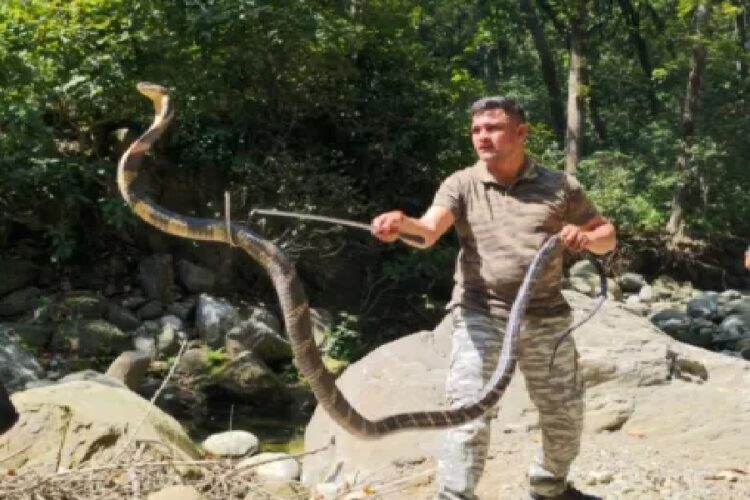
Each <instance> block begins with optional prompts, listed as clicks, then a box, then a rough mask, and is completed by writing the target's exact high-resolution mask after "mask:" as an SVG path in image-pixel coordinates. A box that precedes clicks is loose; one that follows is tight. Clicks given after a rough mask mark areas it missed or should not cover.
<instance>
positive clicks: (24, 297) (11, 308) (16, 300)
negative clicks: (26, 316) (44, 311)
mask: <svg viewBox="0 0 750 500" xmlns="http://www.w3.org/2000/svg"><path fill="white" fill-rule="evenodd" d="M39 294H40V291H39V289H38V288H35V287H26V288H22V289H20V290H16V291H15V292H11V293H9V294H8V295H6V296H5V297H3V298H2V299H0V316H18V315H21V314H23V313H25V312H28V311H31V310H32V309H34V307H36V306H37V304H38V303H39Z"/></svg>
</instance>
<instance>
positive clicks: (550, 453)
mask: <svg viewBox="0 0 750 500" xmlns="http://www.w3.org/2000/svg"><path fill="white" fill-rule="evenodd" d="M470 112H471V116H472V120H471V140H472V144H473V146H474V150H475V151H476V153H477V155H478V157H479V159H478V161H477V163H476V164H475V165H473V166H472V167H469V168H466V169H463V170H460V171H458V172H455V173H453V174H452V175H451V176H449V177H448V178H447V179H446V180H445V181H444V182H443V183H442V185H441V186H440V189H439V190H438V192H437V194H436V196H435V199H434V202H433V204H432V206H431V207H430V208H429V209H428V210H427V212H426V213H425V214H424V215H423V216H422V217H421V218H420V219H414V218H410V217H407V216H405V215H404V214H403V213H402V212H401V211H398V210H396V211H391V212H386V213H384V214H381V215H379V216H378V217H376V218H375V219H374V220H373V222H372V226H373V232H374V234H375V236H376V237H378V238H379V239H380V240H382V241H386V242H391V241H394V240H395V239H397V238H398V236H399V234H401V233H411V234H416V235H419V236H422V237H423V238H424V240H425V243H424V245H420V247H425V248H426V247H429V246H431V245H432V244H434V243H435V242H436V241H437V240H438V239H439V238H440V237H441V236H442V235H443V234H444V233H445V232H446V231H447V230H448V229H449V228H450V227H451V226H455V228H456V231H457V233H458V237H459V242H460V246H461V251H460V253H459V254H458V259H457V263H456V271H455V276H454V279H455V286H454V289H453V295H452V298H451V301H450V303H449V305H448V309H449V310H451V311H452V315H453V328H454V330H453V337H452V343H453V348H452V352H451V363H450V368H449V373H448V379H447V383H446V393H447V398H448V402H449V403H450V404H452V405H457V406H459V405H462V404H466V403H468V402H471V401H474V400H476V398H477V396H478V394H479V393H480V391H481V389H482V387H483V386H484V385H485V383H486V382H487V380H488V379H489V377H490V375H491V373H492V371H493V370H494V368H495V366H496V364H497V360H498V356H499V351H500V346H501V345H502V341H503V335H504V332H505V327H506V321H507V316H508V313H509V311H510V307H511V305H512V303H513V300H514V299H515V295H516V292H517V291H518V288H519V286H520V284H521V281H522V280H523V276H524V273H525V272H526V269H527V268H528V266H529V264H530V262H531V260H532V257H533V256H534V254H535V253H536V251H537V249H538V248H539V247H540V246H541V245H542V243H543V242H544V241H545V240H546V239H547V238H548V237H549V236H551V235H553V234H555V233H558V232H560V235H561V242H562V245H559V246H558V248H556V249H555V251H554V252H553V253H552V254H551V256H550V259H549V261H548V262H547V264H546V266H545V269H544V270H543V272H542V273H541V274H540V277H539V280H538V281H537V284H536V286H535V287H534V289H533V291H532V297H531V301H530V303H529V307H528V309H527V313H526V318H525V320H524V327H523V329H522V331H521V334H520V339H519V344H518V348H519V366H520V369H521V372H522V373H523V374H524V377H525V379H526V384H527V387H528V390H529V394H530V396H531V399H532V401H533V402H534V404H535V405H536V407H537V409H538V410H539V421H540V425H541V429H542V450H541V452H540V454H539V456H538V457H537V459H536V460H535V462H534V463H533V464H532V466H531V469H530V470H529V481H530V488H531V498H533V499H546V498H554V499H570V498H594V497H590V496H587V495H584V494H583V493H581V492H580V491H578V490H577V489H575V488H573V487H572V485H570V484H568V482H567V479H566V477H567V474H568V469H569V467H570V464H571V463H572V462H573V459H574V458H575V457H576V455H577V454H578V450H579V444H580V436H581V432H582V423H583V385H582V382H581V380H580V375H579V373H578V370H577V369H576V363H577V359H576V358H577V352H576V348H575V343H574V341H573V338H572V337H568V338H567V339H566V340H565V341H564V342H563V343H562V344H561V345H560V347H559V349H558V351H557V354H556V357H555V364H554V368H553V370H552V371H551V372H550V370H549V360H550V357H551V356H552V352H553V349H554V346H555V343H556V341H557V340H558V339H559V338H560V336H561V335H562V334H563V332H564V330H565V329H566V328H567V327H568V326H570V324H571V321H572V316H571V314H570V307H569V306H568V304H567V302H565V299H564V298H563V296H562V293H561V280H562V257H563V248H562V247H563V246H564V247H566V248H567V249H568V250H571V251H573V252H578V251H581V250H589V251H591V252H594V253H597V254H603V253H605V252H608V251H610V250H612V249H613V248H614V246H615V229H614V226H612V224H610V223H609V222H607V221H606V220H605V219H604V218H603V217H602V216H600V215H599V214H598V213H597V211H596V209H595V208H594V207H593V206H592V204H591V203H590V202H589V201H588V199H587V197H586V195H585V194H584V192H583V190H582V189H581V187H580V185H579V184H578V182H577V181H576V180H575V179H574V178H573V177H572V176H570V175H567V174H564V173H563V172H559V171H555V170H549V169H546V168H543V167H541V166H539V165H537V164H535V163H534V162H533V161H532V160H531V159H529V158H527V156H526V153H525V142H526V136H527V134H528V125H527V124H526V118H525V112H524V110H523V107H522V106H521V105H520V104H519V103H518V102H516V101H515V100H512V99H508V98H503V97H488V98H484V99H480V100H479V101H477V102H476V103H474V105H473V106H472V107H471V110H470ZM415 246H416V245H415ZM488 442H489V417H484V418H480V419H477V420H475V421H473V422H470V423H468V424H465V425H463V426H460V427H457V428H454V429H451V430H450V431H448V433H447V438H446V442H445V447H444V451H443V453H442V456H441V457H440V460H439V462H438V475H437V483H438V498H443V499H474V498H476V496H475V494H474V489H475V487H476V484H477V482H478V481H479V478H480V476H481V474H482V471H483V468H484V462H485V458H486V454H487V444H488Z"/></svg>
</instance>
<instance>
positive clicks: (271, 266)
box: [117, 82, 606, 439]
mask: <svg viewBox="0 0 750 500" xmlns="http://www.w3.org/2000/svg"><path fill="white" fill-rule="evenodd" d="M137 89H138V91H139V92H140V93H141V94H143V95H144V96H145V97H147V98H148V99H150V100H151V102H152V104H153V108H154V118H153V121H152V123H151V125H150V126H149V127H148V129H147V130H146V131H145V132H143V133H142V134H141V135H140V136H139V137H138V138H137V139H136V140H135V141H134V142H133V143H132V144H131V145H130V146H129V147H128V149H127V150H126V151H125V152H124V153H123V155H122V157H121V158H120V161H119V163H118V167H117V185H118V188H119V190H120V193H121V195H122V197H123V199H124V200H125V202H126V203H127V204H128V206H129V207H130V208H131V210H132V211H133V212H135V214H136V215H137V216H138V217H140V218H141V219H142V220H143V221H145V222H147V223H148V224H151V225H152V226H154V227H156V228H157V229H159V230H161V231H164V232H166V233H168V234H170V235H173V236H178V237H182V238H188V239H191V240H199V241H213V242H221V243H226V244H229V245H232V246H237V247H239V248H241V249H242V250H243V251H244V252H245V253H247V254H248V255H249V256H250V258H252V259H253V260H255V261H256V262H257V263H258V264H259V265H260V266H261V267H263V268H264V270H265V271H266V273H267V274H268V276H269V278H270V279H271V281H272V283H273V286H274V289H275V291H276V294H277V296H278V300H279V305H280V308H281V311H282V314H283V318H284V324H285V326H286V330H287V335H288V337H289V342H290V344H291V346H292V355H293V358H294V364H295V366H296V367H297V369H298V371H299V373H300V374H301V375H302V377H303V378H304V379H305V380H306V381H307V383H308V384H309V387H310V390H311V391H312V393H313V395H314V396H315V398H316V400H317V402H318V404H319V405H320V406H322V407H323V409H324V410H325V412H326V413H327V414H328V415H329V416H330V417H331V419H332V420H333V421H334V422H336V423H337V424H338V425H339V426H340V427H341V428H343V429H344V430H345V431H347V432H349V433H351V434H353V435H355V436H357V437H360V438H363V439H375V438H380V437H382V436H385V435H388V434H391V433H394V432H397V431H405V430H416V429H444V428H448V427H454V426H458V425H461V424H464V423H466V422H469V421H472V420H475V419H477V418H479V417H481V416H482V415H484V414H485V413H486V412H488V411H489V410H490V409H491V408H492V407H493V406H495V405H496V404H497V403H498V402H499V401H500V399H501V398H502V396H503V394H504V392H505V390H506V389H507V387H508V385H509V384H510V381H511V378H512V377H513V373H514V371H515V367H516V362H517V358H518V348H517V345H518V336H519V332H520V329H521V324H522V318H523V313H524V311H525V309H526V306H527V305H528V303H529V300H530V296H531V293H530V292H531V288H532V286H533V285H534V283H535V282H536V280H537V278H538V275H539V273H540V271H541V269H542V268H543V264H544V263H545V262H546V260H547V258H548V257H549V255H550V254H551V252H552V250H553V249H554V247H555V246H556V245H557V244H558V242H559V240H560V235H559V233H557V234H554V235H552V236H550V237H549V238H548V239H547V240H546V241H545V242H544V243H543V244H542V246H541V247H540V248H539V249H538V251H537V253H536V254H535V255H534V257H533V259H532V261H531V263H530V265H529V267H528V269H527V271H526V274H525V276H524V279H523V281H522V283H521V286H520V288H519V291H518V294H517V296H516V300H515V301H514V303H513V305H512V307H511V310H510V313H509V316H508V322H507V329H506V334H505V336H504V337H505V338H504V340H503V346H502V348H501V355H500V357H499V360H498V364H497V366H496V368H495V370H494V372H493V374H492V376H491V377H490V378H489V379H488V381H487V383H486V385H485V386H484V388H483V389H482V391H481V392H480V394H479V395H478V397H477V398H476V400H475V401H473V402H471V403H467V404H464V405H462V406H456V407H452V408H450V409H444V410H443V409H440V410H434V411H411V412H403V413H396V414H393V415H389V416H385V417H383V418H379V419H370V418H368V417H366V416H365V415H363V414H362V413H360V412H359V411H358V410H357V409H356V408H354V406H352V404H351V403H350V402H349V400H348V399H347V398H346V396H345V395H344V394H343V393H342V392H341V390H340V389H339V388H338V387H337V385H336V376H335V375H334V374H332V373H331V372H330V371H329V370H328V369H327V368H326V366H325V364H324V363H323V360H322V357H321V354H320V351H319V350H318V347H317V345H316V343H315V340H314V336H313V333H312V322H311V316H310V306H309V303H308V299H307V296H306V294H305V290H304V287H303V285H302V282H301V280H300V278H299V277H298V275H297V272H296V271H295V267H294V264H293V262H292V261H291V260H290V259H289V257H288V256H286V255H285V254H284V252H282V250H281V249H279V248H278V247H277V246H276V245H275V244H274V243H272V242H271V241H269V240H267V239H265V238H263V237H262V236H261V235H259V234H257V233H256V232H254V231H253V230H252V229H250V228H248V227H247V226H246V225H243V224H238V223H236V222H232V221H231V220H229V219H228V216H227V219H218V218H215V219H211V218H200V217H193V216H185V215H181V214H178V213H176V212H174V211H172V210H170V209H168V208H164V207H161V206H160V205H158V204H157V203H155V202H154V201H153V200H152V199H151V198H150V197H149V196H148V195H147V194H146V193H145V192H144V190H143V189H142V186H140V184H141V183H136V182H135V181H136V179H137V178H138V176H139V170H140V166H141V163H142V160H143V157H144V156H145V155H146V153H147V152H148V151H149V150H150V149H151V147H152V146H153V144H154V143H155V142H156V141H157V140H158V139H159V137H160V136H161V135H162V134H163V133H164V131H165V130H166V128H167V126H168V125H169V123H170V121H171V120H172V118H173V117H174V105H173V102H172V99H171V96H170V92H169V89H167V88H166V87H164V86H162V85H159V84H155V83H148V82H140V83H138V84H137ZM600 275H601V277H602V281H601V283H602V294H601V296H600V297H601V299H600V302H599V304H598V306H601V303H602V302H603V301H604V299H605V298H606V275H605V274H604V272H603V269H600ZM598 306H597V307H596V308H595V309H594V310H593V311H592V312H590V316H589V317H588V318H584V320H583V321H585V320H587V319H589V318H590V317H591V316H593V314H594V313H595V312H596V310H597V309H598ZM583 321H580V322H579V323H578V324H576V325H574V326H573V327H571V328H569V329H568V330H567V331H566V332H565V335H568V334H570V332H571V331H572V330H573V329H574V328H576V327H577V326H579V325H580V324H581V323H582V322H583ZM563 338H564V336H563V337H561V339H560V341H561V340H562V339H563Z"/></svg>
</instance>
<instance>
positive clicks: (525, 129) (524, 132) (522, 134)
mask: <svg viewBox="0 0 750 500" xmlns="http://www.w3.org/2000/svg"><path fill="white" fill-rule="evenodd" d="M516 130H517V132H518V137H519V138H520V139H521V140H522V141H525V140H526V138H527V137H528V135H529V125H528V124H527V123H519V124H518V128H517V129H516Z"/></svg>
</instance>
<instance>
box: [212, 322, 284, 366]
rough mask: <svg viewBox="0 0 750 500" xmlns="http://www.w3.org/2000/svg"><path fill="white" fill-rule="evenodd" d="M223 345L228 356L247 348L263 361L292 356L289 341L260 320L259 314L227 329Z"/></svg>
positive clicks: (278, 359) (267, 323)
mask: <svg viewBox="0 0 750 500" xmlns="http://www.w3.org/2000/svg"><path fill="white" fill-rule="evenodd" d="M271 324H272V323H271ZM225 347H226V350H227V353H228V354H229V355H230V357H235V356H236V355H237V354H239V353H240V352H242V351H248V350H249V351H253V353H255V354H256V355H257V356H258V357H259V358H260V359H262V360H263V361H265V362H274V361H280V360H285V359H291V358H292V346H291V344H290V343H289V341H288V340H287V339H285V338H283V337H281V336H280V335H279V334H278V332H277V331H275V330H274V329H273V328H272V326H271V325H269V322H266V321H262V317H259V316H255V317H251V318H250V319H248V320H245V321H243V322H242V323H240V324H239V325H237V326H235V327H234V328H232V329H231V330H229V331H228V332H227V334H226V338H225Z"/></svg>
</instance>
